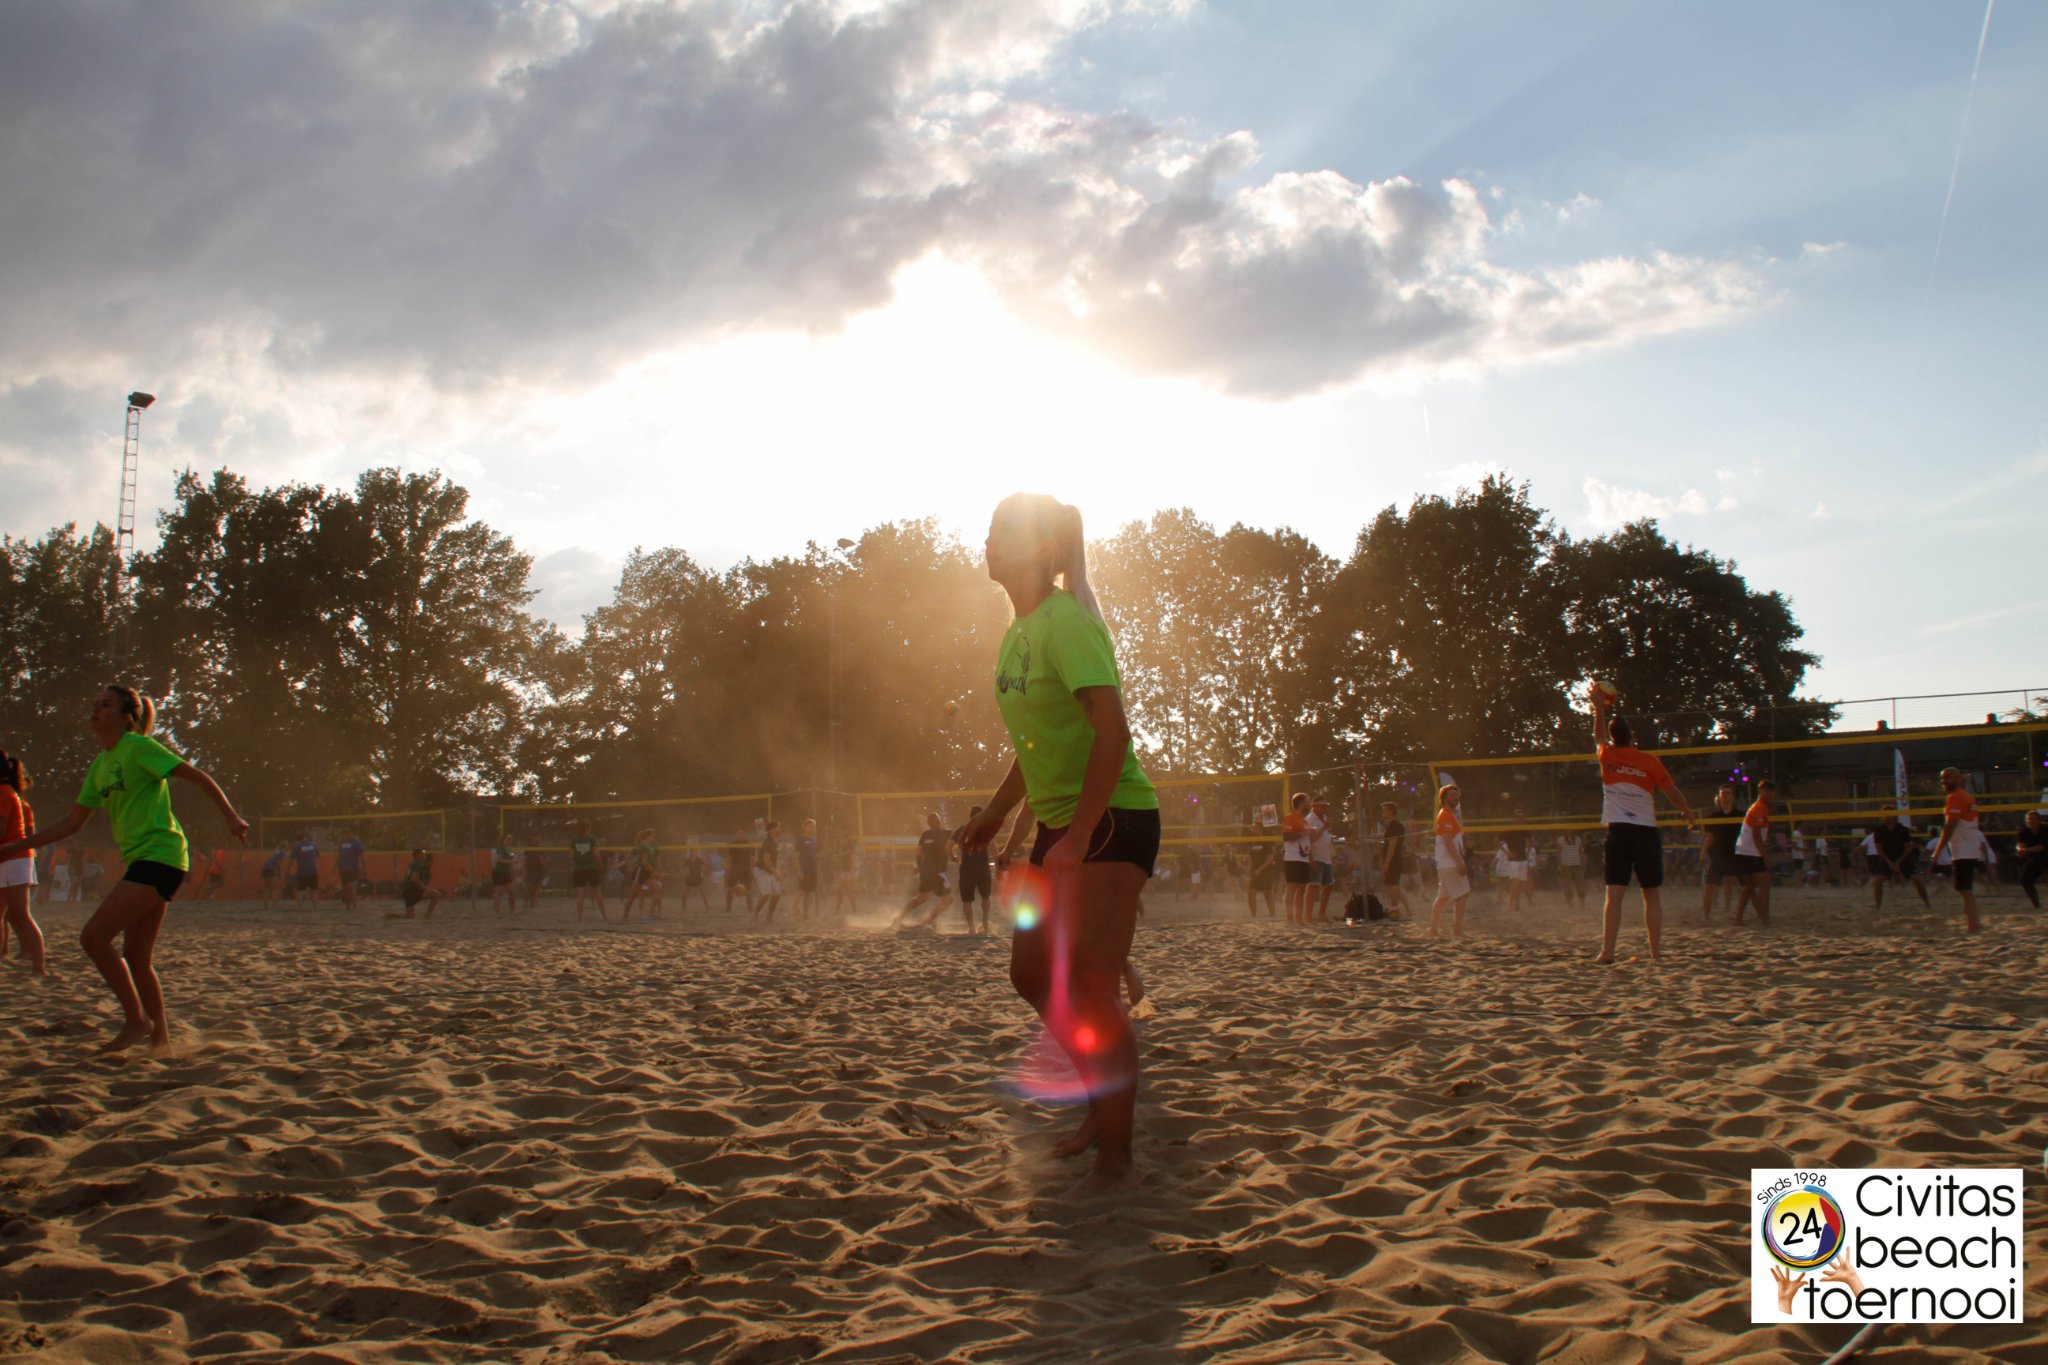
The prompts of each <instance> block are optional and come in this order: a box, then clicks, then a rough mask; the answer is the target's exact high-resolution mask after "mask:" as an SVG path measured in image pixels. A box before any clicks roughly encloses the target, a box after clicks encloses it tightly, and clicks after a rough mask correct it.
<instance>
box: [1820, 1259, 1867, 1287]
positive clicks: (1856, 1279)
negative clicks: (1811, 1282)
mask: <svg viewBox="0 0 2048 1365" xmlns="http://www.w3.org/2000/svg"><path fill="white" fill-rule="evenodd" d="M1821 1278H1822V1279H1823V1280H1839V1281H1841V1282H1842V1283H1843V1284H1846V1285H1848V1286H1849V1292H1850V1293H1851V1294H1861V1293H1862V1292H1863V1277H1862V1276H1861V1275H1858V1274H1857V1273H1856V1263H1855V1262H1854V1261H1851V1260H1850V1259H1849V1258H1848V1256H1847V1255H1846V1254H1844V1255H1841V1256H1837V1257H1836V1258H1835V1259H1834V1260H1832V1261H1830V1262H1828V1268H1827V1269H1826V1270H1824V1271H1822V1272H1821Z"/></svg>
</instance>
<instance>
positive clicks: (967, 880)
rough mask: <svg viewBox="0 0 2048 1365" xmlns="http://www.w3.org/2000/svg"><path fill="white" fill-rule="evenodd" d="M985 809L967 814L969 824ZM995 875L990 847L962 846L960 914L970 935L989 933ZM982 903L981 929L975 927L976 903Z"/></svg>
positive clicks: (981, 808) (985, 845)
mask: <svg viewBox="0 0 2048 1365" xmlns="http://www.w3.org/2000/svg"><path fill="white" fill-rule="evenodd" d="M983 809H984V807H981V806H976V807H974V808H973V809H972V810H970V811H969V812H968V813H967V818H968V820H969V822H972V821H973V819H974V817H975V816H977V815H979V814H981V812H982V811H983ZM995 889H996V882H995V874H994V873H993V872H992V871H990V869H989V865H988V845H987V844H983V845H982V846H981V847H980V848H969V847H967V845H965V844H962V845H960V913H961V915H962V916H964V917H965V918H966V920H967V932H968V933H970V934H974V933H982V934H986V933H987V932H988V911H989V901H990V900H991V899H993V898H994V896H995ZM976 901H980V902H981V928H980V929H976V928H975V927H974V903H975V902H976Z"/></svg>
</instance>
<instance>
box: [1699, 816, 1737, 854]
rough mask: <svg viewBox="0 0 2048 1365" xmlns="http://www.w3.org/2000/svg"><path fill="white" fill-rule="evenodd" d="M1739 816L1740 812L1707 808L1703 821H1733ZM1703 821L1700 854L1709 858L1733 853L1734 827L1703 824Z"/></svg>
mask: <svg viewBox="0 0 2048 1365" xmlns="http://www.w3.org/2000/svg"><path fill="white" fill-rule="evenodd" d="M1741 814H1742V812H1741V811H1735V810H1722V809H1721V808H1720V807H1719V806H1709V807H1707V813H1706V816H1705V817H1704V820H1734V819H1736V818H1738V817H1739V816H1740V815H1741ZM1704 820H1703V821H1702V823H1701V825H1700V852H1701V853H1703V854H1707V855H1709V856H1721V857H1726V856H1730V855H1732V854H1733V853H1734V852H1735V831H1736V827H1735V826H1734V825H1710V824H1706V823H1704Z"/></svg>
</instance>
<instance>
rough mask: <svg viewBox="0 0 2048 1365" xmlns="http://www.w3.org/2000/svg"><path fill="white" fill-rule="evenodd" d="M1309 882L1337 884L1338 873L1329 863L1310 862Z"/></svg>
mask: <svg viewBox="0 0 2048 1365" xmlns="http://www.w3.org/2000/svg"><path fill="white" fill-rule="evenodd" d="M1308 884H1309V885H1310V886H1335V885H1336V884H1337V874H1336V873H1335V872H1334V871H1332V870H1331V867H1330V865H1329V864H1328V863H1310V864H1309V877H1308Z"/></svg>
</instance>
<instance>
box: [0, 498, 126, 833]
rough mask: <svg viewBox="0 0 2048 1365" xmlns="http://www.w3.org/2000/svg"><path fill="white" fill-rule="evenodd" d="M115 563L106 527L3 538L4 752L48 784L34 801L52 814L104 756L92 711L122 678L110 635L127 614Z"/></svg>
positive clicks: (0, 669)
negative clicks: (89, 717) (111, 660)
mask: <svg viewBox="0 0 2048 1365" xmlns="http://www.w3.org/2000/svg"><path fill="white" fill-rule="evenodd" d="M117 566H118V560H117V558H116V556H115V552H114V536H113V532H111V531H109V530H108V529H107V528H106V527H104V526H95V527H94V528H93V529H92V530H91V531H86V532H81V531H80V530H79V529H78V528H77V527H76V526H75V525H69V526H61V527H58V528H56V529H54V530H52V531H50V532H48V533H47V534H45V535H43V536H42V537H40V538H39V539H35V540H17V539H15V538H14V537H12V536H8V537H6V538H5V539H0V748H5V749H6V750H7V751H8V752H9V753H11V754H16V755H19V756H21V758H22V759H23V761H24V762H25V763H26V764H27V765H28V768H29V772H30V776H31V777H32V778H39V779H40V780H42V781H43V782H44V783H45V784H46V789H45V791H44V792H43V793H42V794H41V795H40V797H39V798H36V799H38V800H39V801H40V803H41V808H42V809H43V811H44V814H45V816H46V817H47V816H48V815H49V814H50V813H51V812H52V810H53V809H57V808H61V809H64V810H68V809H69V808H70V799H71V797H72V796H73V795H74V794H75V793H76V792H77V790H78V783H79V782H80V781H81V780H82V779H83V777H84V775H85V768H86V765H87V764H88V763H90V762H91V761H92V758H93V755H95V754H96V753H98V752H99V744H98V741H96V740H94V739H93V737H92V735H91V733H90V732H89V731H87V729H86V728H85V719H86V712H87V708H88V707H89V706H90V705H91V703H92V699H93V697H94V696H96V695H98V693H99V691H100V689H101V688H103V687H105V686H106V685H107V684H108V683H110V682H115V681H120V679H117V678H115V677H113V676H112V670H111V668H110V666H109V664H108V646H109V631H110V629H111V627H112V626H113V625H115V624H116V623H117V622H119V621H120V620H121V619H122V617H123V616H124V614H125V608H124V606H123V603H122V599H121V597H120V595H119V594H118V593H117V592H116V590H115V582H116V580H115V573H116V568H117ZM138 676H139V675H138ZM142 681H143V682H144V683H145V684H146V682H147V679H142ZM52 792H55V793H57V794H58V795H57V796H56V797H55V798H53V797H52V796H51V794H50V793H52Z"/></svg>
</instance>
